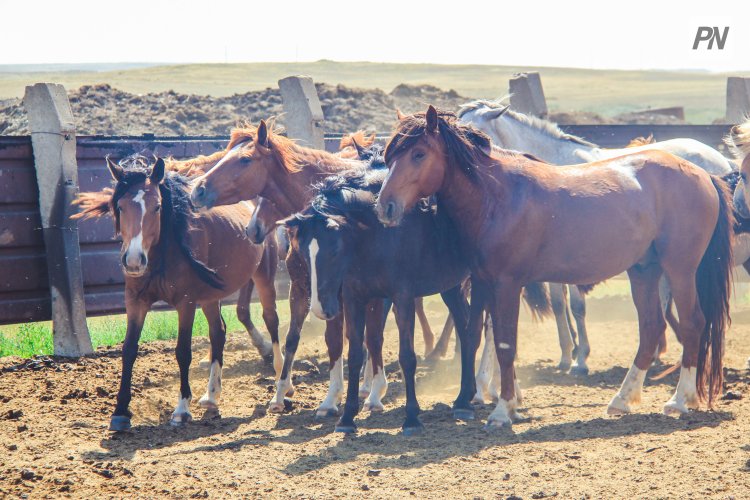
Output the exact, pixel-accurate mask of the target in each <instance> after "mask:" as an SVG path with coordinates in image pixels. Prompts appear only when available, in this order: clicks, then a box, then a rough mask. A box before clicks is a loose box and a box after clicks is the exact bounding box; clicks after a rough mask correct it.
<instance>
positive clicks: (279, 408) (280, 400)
mask: <svg viewBox="0 0 750 500" xmlns="http://www.w3.org/2000/svg"><path fill="white" fill-rule="evenodd" d="M293 390H294V385H293V384H292V370H291V367H290V370H289V373H288V374H287V378H279V380H277V381H276V393H275V394H274V395H273V398H272V399H271V402H270V403H269V404H268V411H270V412H271V413H281V412H283V411H284V398H285V397H286V395H287V394H289V391H293Z"/></svg>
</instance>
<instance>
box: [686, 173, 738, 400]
mask: <svg viewBox="0 0 750 500" xmlns="http://www.w3.org/2000/svg"><path fill="white" fill-rule="evenodd" d="M711 182H713V185H714V188H715V189H716V193H717V194H718V195H719V219H718V220H717V221H716V226H714V233H713V236H712V237H711V241H710V242H709V244H708V248H707V249H706V253H704V254H703V258H702V259H701V262H700V264H699V266H698V273H697V275H696V280H695V281H696V286H697V288H698V302H699V304H700V307H701V311H703V316H704V317H705V318H706V326H705V328H704V329H703V333H702V335H701V340H700V350H699V351H698V369H697V372H698V373H697V378H696V385H697V389H698V397H699V398H700V399H702V400H705V399H706V396H708V404H709V406H710V405H711V404H712V403H713V399H714V397H716V396H717V395H718V394H719V393H720V392H721V390H722V385H723V382H724V370H723V356H724V333H725V331H726V328H727V327H728V326H729V324H730V323H731V318H730V316H729V296H730V293H731V285H732V227H733V226H734V215H733V212H732V208H731V198H730V194H729V190H728V189H727V188H726V184H725V183H724V182H722V181H721V179H719V178H718V177H716V176H711ZM706 385H708V394H707V393H706Z"/></svg>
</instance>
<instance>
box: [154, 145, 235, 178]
mask: <svg viewBox="0 0 750 500" xmlns="http://www.w3.org/2000/svg"><path fill="white" fill-rule="evenodd" d="M226 154H227V153H226V151H224V150H221V151H216V152H215V153H212V154H210V155H199V156H197V157H195V158H191V159H189V160H175V159H174V158H167V159H166V166H167V170H171V171H173V172H177V173H178V174H181V175H184V176H185V177H197V176H200V175H203V174H205V173H206V172H208V171H209V170H211V167H213V166H214V165H216V164H217V163H218V162H219V160H221V159H222V158H224V155H226Z"/></svg>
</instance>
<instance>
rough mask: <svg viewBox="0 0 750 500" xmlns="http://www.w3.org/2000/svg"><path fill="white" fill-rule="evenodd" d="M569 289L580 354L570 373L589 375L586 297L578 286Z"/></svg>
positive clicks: (589, 351) (589, 349) (589, 347)
mask: <svg viewBox="0 0 750 500" xmlns="http://www.w3.org/2000/svg"><path fill="white" fill-rule="evenodd" d="M568 289H569V290H570V310H571V311H572V312H573V318H574V319H575V320H576V326H577V327H578V349H577V351H578V352H577V353H576V361H575V363H573V368H571V369H570V372H571V373H573V374H575V375H588V374H589V367H588V364H587V363H586V361H587V360H588V359H589V354H591V345H590V344H589V334H588V331H587V330H586V297H585V296H584V295H583V294H582V293H581V290H579V289H578V287H577V286H573V285H571V286H569V287H568Z"/></svg>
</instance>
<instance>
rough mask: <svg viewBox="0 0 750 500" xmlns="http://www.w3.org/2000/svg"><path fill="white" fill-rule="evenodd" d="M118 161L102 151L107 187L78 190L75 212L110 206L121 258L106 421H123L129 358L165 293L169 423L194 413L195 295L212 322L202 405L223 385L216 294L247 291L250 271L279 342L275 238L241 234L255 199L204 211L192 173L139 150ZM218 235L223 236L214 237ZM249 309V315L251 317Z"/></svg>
mask: <svg viewBox="0 0 750 500" xmlns="http://www.w3.org/2000/svg"><path fill="white" fill-rule="evenodd" d="M127 160H128V161H123V162H121V164H115V163H113V162H111V161H110V160H109V159H107V166H108V168H109V170H110V173H111V174H112V177H113V179H114V182H115V185H114V189H112V190H108V191H105V192H102V193H82V194H81V195H79V197H78V199H77V203H78V204H79V205H80V206H81V208H82V212H80V213H79V214H76V216H75V217H76V218H87V217H99V216H102V215H105V214H110V215H111V216H112V217H113V219H114V226H115V233H116V234H120V235H121V236H122V252H121V261H122V267H123V272H124V274H125V309H126V314H127V320H128V326H127V333H126V336H125V341H124V343H123V349H122V377H121V380H120V389H119V391H118V394H117V405H116V407H115V411H114V414H113V415H112V418H111V420H110V429H111V430H113V431H123V430H127V429H129V428H130V425H131V423H130V420H131V417H132V413H131V412H130V410H129V409H128V407H129V404H130V400H131V380H132V374H133V365H134V363H135V360H136V357H137V354H138V340H139V338H140V334H141V330H142V328H143V322H144V320H145V317H146V314H147V313H148V311H149V310H150V308H151V306H152V305H153V303H154V302H156V301H159V300H163V301H165V302H166V303H168V304H169V305H171V306H173V307H174V308H175V309H176V310H177V315H178V323H179V324H178V337H177V347H176V349H175V355H176V357H177V363H178V365H179V368H180V394H179V400H178V404H177V407H176V409H175V410H174V412H173V413H172V417H171V420H170V423H171V424H173V425H182V424H185V423H187V422H189V421H190V420H192V415H191V413H190V403H191V400H192V392H191V389H190V384H189V368H190V363H191V359H192V355H191V346H190V340H191V336H192V329H193V319H194V317H195V310H196V307H197V306H198V305H200V306H201V308H202V309H203V312H204V313H205V315H206V319H207V320H208V324H209V338H210V342H211V370H210V374H209V381H208V388H207V390H206V393H205V394H204V395H203V397H201V399H200V401H199V404H200V406H201V407H203V408H206V409H211V410H218V404H219V397H220V395H221V375H222V366H223V351H224V343H225V339H226V324H225V323H224V320H223V318H222V317H221V308H220V303H219V301H220V300H221V299H222V298H224V297H226V296H228V295H230V294H232V293H234V292H235V291H237V290H244V291H243V294H245V295H246V296H245V298H242V297H241V301H240V303H242V301H249V293H248V291H247V286H248V283H251V282H252V281H251V278H252V280H253V281H254V282H255V284H256V285H257V286H258V289H259V295H260V300H261V304H262V305H263V318H264V320H265V322H266V326H267V327H268V330H269V333H270V335H271V338H272V339H275V345H276V346H278V316H277V315H276V291H275V288H274V282H273V280H274V276H275V270H276V248H275V242H274V241H272V240H269V241H268V242H267V245H265V246H258V245H254V244H252V243H250V242H249V241H247V239H246V238H245V235H244V228H245V225H246V224H247V221H248V220H249V219H250V215H251V212H252V206H250V205H249V204H244V203H243V204H237V205H233V206H228V207H221V208H217V209H214V210H211V211H208V212H205V213H202V214H196V213H195V212H193V209H192V206H191V204H190V199H189V182H190V181H189V179H188V178H187V177H185V176H183V175H181V174H179V173H177V172H174V171H167V170H166V166H165V162H164V160H163V159H157V160H156V162H155V163H154V165H153V167H149V166H148V162H147V160H146V159H145V158H143V157H134V158H130V159H127ZM215 242H221V244H215ZM248 319H249V318H248Z"/></svg>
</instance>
